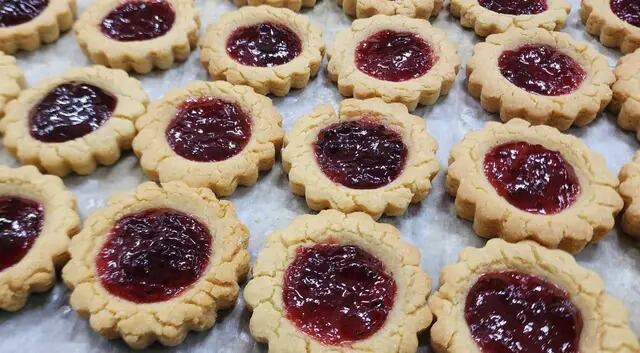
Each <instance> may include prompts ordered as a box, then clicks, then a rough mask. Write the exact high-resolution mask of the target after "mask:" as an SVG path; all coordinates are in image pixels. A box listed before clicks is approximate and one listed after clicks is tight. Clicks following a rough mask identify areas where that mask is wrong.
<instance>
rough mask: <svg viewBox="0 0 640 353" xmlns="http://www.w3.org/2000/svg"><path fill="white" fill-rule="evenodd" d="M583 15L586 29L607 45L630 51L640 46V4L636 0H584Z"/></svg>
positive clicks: (626, 51)
mask: <svg viewBox="0 0 640 353" xmlns="http://www.w3.org/2000/svg"><path fill="white" fill-rule="evenodd" d="M580 17H581V18H582V22H583V23H584V24H585V26H586V28H587V32H589V33H591V34H593V35H594V36H598V37H600V42H602V44H604V45H606V46H608V47H614V48H620V50H621V51H622V52H623V53H631V52H633V51H634V50H636V49H637V48H640V5H638V2H637V0H582V5H581V7H580Z"/></svg>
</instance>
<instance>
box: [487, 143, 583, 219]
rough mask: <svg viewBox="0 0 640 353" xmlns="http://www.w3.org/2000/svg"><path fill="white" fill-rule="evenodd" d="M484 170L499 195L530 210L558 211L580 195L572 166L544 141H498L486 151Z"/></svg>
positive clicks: (532, 211)
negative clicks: (537, 143)
mask: <svg viewBox="0 0 640 353" xmlns="http://www.w3.org/2000/svg"><path fill="white" fill-rule="evenodd" d="M484 173H485V175H486V176H487V178H488V179H489V182H490V183H491V185H493V187H494V188H495V189H496V191H497V192H498V194H500V196H502V197H504V198H505V199H506V200H507V201H508V202H509V203H510V204H512V205H514V206H515V207H517V208H519V209H521V210H523V211H527V212H530V213H537V214H554V213H558V212H560V211H562V210H564V209H566V208H567V207H569V206H571V205H572V204H573V203H574V202H575V200H576V199H577V198H578V195H580V182H579V180H578V177H577V176H576V173H575V171H574V170H573V167H572V166H571V165H570V164H569V163H567V161H566V160H565V159H564V158H563V157H562V154H560V152H557V151H551V150H548V149H546V148H544V147H543V146H541V145H532V144H530V143H527V142H509V143H505V144H502V145H498V146H496V147H494V148H493V149H491V150H490V151H489V152H488V153H487V154H486V155H485V157H484Z"/></svg>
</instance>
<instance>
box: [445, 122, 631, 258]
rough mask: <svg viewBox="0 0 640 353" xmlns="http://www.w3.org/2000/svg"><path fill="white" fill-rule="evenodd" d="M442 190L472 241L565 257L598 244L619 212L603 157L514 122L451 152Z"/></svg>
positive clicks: (490, 128) (473, 135)
mask: <svg viewBox="0 0 640 353" xmlns="http://www.w3.org/2000/svg"><path fill="white" fill-rule="evenodd" d="M446 186H447V191H448V192H449V193H450V194H451V195H452V196H454V197H455V207H456V212H457V213H458V215H459V216H460V217H462V218H464V219H467V220H470V221H473V229H474V230H475V231H476V233H478V235H479V236H481V237H485V238H492V237H500V238H503V239H505V240H508V241H510V242H518V241H521V240H526V239H531V240H535V241H537V242H538V243H540V244H542V245H544V246H547V247H549V248H560V249H563V250H566V251H569V252H572V253H576V252H578V251H580V250H582V249H583V248H584V247H585V246H586V245H587V244H589V243H591V242H595V241H598V240H600V239H601V238H603V237H604V236H605V235H606V234H607V232H608V231H609V230H611V228H612V227H613V225H614V219H615V218H614V217H615V215H616V214H617V213H618V212H619V211H620V209H621V208H622V199H621V198H620V196H619V195H618V193H617V192H616V187H617V186H618V180H617V178H616V176H615V174H613V173H612V172H610V171H609V170H608V168H607V165H606V162H605V160H604V159H603V158H602V156H600V155H598V154H596V153H594V152H591V151H590V150H589V148H588V147H587V146H586V145H585V144H584V143H583V142H582V141H580V139H578V138H577V137H574V136H571V135H565V134H562V133H560V132H559V131H558V130H556V129H554V128H552V127H549V126H544V125H538V126H531V125H530V124H529V123H527V122H526V121H524V120H521V119H513V120H511V121H509V122H508V123H506V124H502V123H496V122H490V123H487V125H486V126H485V127H484V128H483V129H481V130H478V131H474V132H470V133H468V134H467V135H466V136H465V137H464V139H463V140H462V142H461V143H459V144H458V145H456V146H454V147H453V149H452V150H451V156H450V158H449V170H448V173H447V181H446Z"/></svg>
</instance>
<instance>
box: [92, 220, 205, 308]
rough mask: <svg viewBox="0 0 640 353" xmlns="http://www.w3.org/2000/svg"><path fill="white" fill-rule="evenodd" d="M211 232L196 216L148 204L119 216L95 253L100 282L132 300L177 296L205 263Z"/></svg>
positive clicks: (142, 300) (191, 281) (165, 298)
mask: <svg viewBox="0 0 640 353" xmlns="http://www.w3.org/2000/svg"><path fill="white" fill-rule="evenodd" d="M211 242H212V240H211V234H210V233H209V230H208V229H207V227H206V226H205V225H204V224H202V223H200V221H198V220H196V219H195V218H193V217H191V216H189V215H186V214H184V213H182V212H179V211H176V210H172V209H150V210H146V211H142V212H139V213H134V214H130V215H127V216H124V217H122V218H120V219H119V220H118V221H117V222H116V223H115V226H114V227H113V229H112V230H111V232H110V233H109V235H108V238H107V241H106V242H105V243H104V245H103V246H102V249H100V252H99V253H98V256H97V258H96V268H97V271H98V275H99V276H100V282H101V283H102V286H103V287H104V288H105V289H106V290H107V291H109V293H111V294H113V295H115V296H118V297H120V298H124V299H126V300H129V301H132V302H135V303H154V302H160V301H165V300H168V299H171V298H173V297H176V296H177V295H179V294H180V293H182V292H183V291H184V290H186V289H187V288H189V287H190V286H191V285H192V284H194V283H195V282H196V281H197V280H198V279H199V278H200V276H202V274H203V273H204V271H205V269H206V268H207V265H208V264H209V257H210V253H211Z"/></svg>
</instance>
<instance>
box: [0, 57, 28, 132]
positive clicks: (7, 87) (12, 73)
mask: <svg viewBox="0 0 640 353" xmlns="http://www.w3.org/2000/svg"><path fill="white" fill-rule="evenodd" d="M26 85H27V83H26V81H25V79H24V74H23V73H22V70H20V68H19V67H18V64H17V63H16V58H14V57H13V56H10V55H5V54H4V53H2V52H1V51H0V119H1V118H2V117H3V116H4V108H5V106H6V105H7V103H8V102H9V101H11V100H13V99H15V98H16V97H17V96H18V94H20V91H21V90H22V89H23V88H24V87H26Z"/></svg>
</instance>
